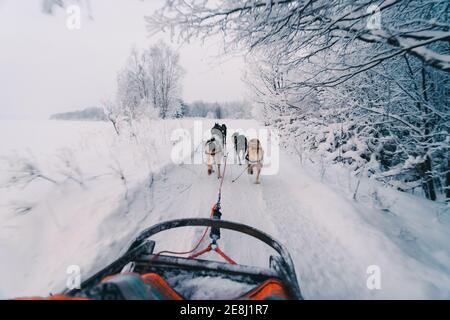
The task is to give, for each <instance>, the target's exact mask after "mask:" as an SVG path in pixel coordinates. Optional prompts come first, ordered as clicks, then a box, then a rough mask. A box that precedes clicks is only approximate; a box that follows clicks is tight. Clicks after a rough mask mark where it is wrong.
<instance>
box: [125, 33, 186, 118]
mask: <svg viewBox="0 0 450 320" xmlns="http://www.w3.org/2000/svg"><path fill="white" fill-rule="evenodd" d="M183 74H184V71H183V69H182V67H181V66H180V64H179V55H178V53H176V52H175V51H173V50H172V49H171V48H170V47H169V46H168V45H167V44H165V43H164V42H159V43H157V44H156V45H153V46H151V47H150V48H149V49H146V50H143V51H142V52H140V51H139V50H138V49H136V48H133V49H132V51H131V54H130V56H129V58H128V61H127V64H126V66H125V67H124V68H123V69H122V70H121V71H120V72H119V74H118V79H117V82H118V100H119V101H120V102H121V104H122V105H124V106H126V107H127V108H128V109H129V110H130V112H131V115H132V116H133V117H134V118H136V117H140V116H142V114H146V113H148V112H149V110H150V111H151V110H153V109H156V110H158V112H159V116H160V117H161V118H163V119H164V118H167V117H173V116H175V115H177V114H178V113H179V108H180V95H181V78H182V76H183ZM151 113H153V112H151Z"/></svg>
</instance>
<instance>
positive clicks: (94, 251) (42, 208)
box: [0, 120, 450, 299]
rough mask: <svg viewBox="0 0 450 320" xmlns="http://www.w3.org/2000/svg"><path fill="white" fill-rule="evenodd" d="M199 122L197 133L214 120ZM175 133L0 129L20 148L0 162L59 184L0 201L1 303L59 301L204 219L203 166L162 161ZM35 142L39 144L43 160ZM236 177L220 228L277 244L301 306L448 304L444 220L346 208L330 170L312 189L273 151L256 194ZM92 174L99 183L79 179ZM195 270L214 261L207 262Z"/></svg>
mask: <svg viewBox="0 0 450 320" xmlns="http://www.w3.org/2000/svg"><path fill="white" fill-rule="evenodd" d="M202 121H203V128H204V130H205V131H206V133H207V132H208V128H210V127H211V125H212V124H213V123H214V120H202ZM226 123H227V125H228V127H229V129H230V128H233V127H235V128H255V129H257V128H258V124H257V123H256V122H254V121H245V120H244V121H242V120H230V121H227V122H226ZM8 124H9V125H8ZM180 127H183V128H187V130H190V131H192V128H193V125H192V120H182V121H179V120H174V121H161V122H151V123H150V124H149V125H148V127H145V126H144V127H143V128H142V131H143V132H144V133H151V134H149V135H143V136H140V140H139V143H137V144H136V143H135V142H134V140H133V141H132V142H131V143H130V141H128V140H127V139H126V137H125V136H123V137H122V136H121V137H116V136H115V134H114V132H113V131H112V130H111V128H110V127H109V126H108V125H107V124H97V123H95V124H93V123H62V122H57V123H55V122H50V123H49V122H44V123H33V124H30V123H28V122H27V123H24V124H23V126H22V127H20V130H19V131H17V129H16V128H17V124H16V123H5V125H3V126H2V127H0V133H1V134H0V136H3V137H8V136H11V135H14V134H15V135H17V132H19V133H20V134H21V135H22V136H23V137H22V138H21V139H18V138H17V139H16V141H14V144H10V146H9V145H8V142H9V140H7V139H5V140H4V141H3V142H2V143H3V144H4V145H5V146H6V147H8V148H6V147H5V149H4V150H7V149H11V150H14V149H16V148H19V147H20V148H21V149H23V150H27V149H28V148H31V150H32V152H33V153H34V154H35V155H37V161H38V163H40V164H42V170H44V172H45V173H47V174H49V175H50V176H52V177H56V178H57V179H59V181H60V182H59V183H58V184H50V183H48V182H47V181H43V180H40V181H36V182H35V183H34V184H31V185H30V186H29V187H28V188H26V189H23V188H6V189H5V188H3V189H1V191H2V200H1V202H0V213H1V214H0V220H1V221H0V227H1V232H0V261H1V264H0V271H1V272H0V298H2V297H3V298H5V297H6V298H12V297H17V296H30V295H48V294H49V293H50V292H52V293H57V292H60V291H61V290H63V289H64V288H65V283H66V279H67V273H66V270H67V267H68V266H70V265H78V266H80V267H81V272H82V276H83V277H87V276H89V275H91V274H93V273H95V272H96V271H98V270H99V269H101V268H103V267H104V266H105V265H107V264H108V263H109V262H111V261H112V260H114V259H115V258H117V257H118V256H120V254H121V253H122V252H123V251H124V250H126V248H127V245H128V244H129V243H130V241H132V239H133V238H134V237H135V236H136V235H137V234H138V233H139V231H141V230H143V229H145V228H147V227H149V226H152V225H154V224H156V223H158V222H162V221H167V220H171V219H178V218H189V217H203V218H207V217H209V214H210V209H211V207H212V206H213V204H214V203H215V202H216V200H217V188H218V183H219V181H218V179H217V177H216V175H215V174H213V175H211V176H207V174H206V166H205V165H189V164H184V165H175V164H173V163H172V162H171V161H170V157H169V155H170V150H171V148H172V144H171V142H170V133H171V132H172V130H173V128H180ZM149 128H151V130H150V129H149ZM2 130H3V132H1V131H2ZM230 131H231V132H232V130H230ZM55 132H58V134H55ZM155 132H158V134H155ZM230 135H231V134H230ZM52 139H53V140H52ZM39 141H47V143H46V144H45V147H46V149H43V145H42V144H39V143H38V142H39ZM69 141H70V143H69ZM19 142H20V144H19ZM61 147H64V148H65V149H63V151H64V153H62V154H63V155H64V154H66V153H67V152H68V154H69V155H73V154H76V155H77V157H76V159H74V157H73V156H71V157H70V158H71V159H72V164H73V165H74V166H75V167H76V168H78V167H79V168H80V172H82V174H81V177H82V178H83V179H84V181H85V184H84V185H82V186H80V185H78V184H76V183H73V182H71V181H68V180H62V179H63V178H60V174H59V170H60V169H59V168H60V165H61V163H60V162H58V161H59V160H58V159H59V158H58V157H57V156H58V155H60V154H61V152H60V151H58V150H60V148H61ZM146 147H148V148H146ZM69 151H70V152H69ZM197 152H201V150H200V149H197ZM27 154H28V153H27ZM111 154H113V155H115V156H116V157H114V158H111ZM2 155H3V156H4V157H5V159H10V157H11V155H9V154H8V153H4V154H2ZM0 156H1V155H0ZM12 159H15V158H14V157H13V158H12ZM48 159H51V160H52V161H49V160H48ZM64 159H65V158H64ZM53 160H55V161H56V162H54V161H53ZM118 164H120V166H121V167H122V168H123V169H124V172H125V176H126V177H127V188H126V189H127V191H126V193H125V194H124V185H123V181H122V180H120V179H119V178H118V177H117V176H116V175H114V174H111V173H110V170H111V169H110V168H111V167H116V166H118ZM5 168H8V167H5ZM243 169H244V167H243V166H238V165H229V166H228V168H227V172H226V176H225V181H224V185H223V194H222V213H223V217H222V218H223V219H225V220H230V221H236V222H241V223H244V224H248V225H251V226H254V227H256V228H258V229H260V230H262V231H264V232H266V233H268V234H270V235H272V236H273V237H274V238H275V239H277V240H279V241H281V242H282V243H283V244H284V245H285V246H286V247H287V248H288V250H289V251H290V253H291V256H292V258H293V260H294V264H295V267H296V271H297V276H298V278H299V283H300V287H301V290H302V292H303V295H304V297H305V298H307V299H315V298H316V299H326V298H330V299H378V298H426V299H429V298H440V299H448V298H450V270H449V267H448V266H449V265H450V241H448V235H449V234H450V233H449V232H448V230H449V223H448V221H447V222H446V221H444V219H445V217H446V215H445V214H443V215H442V217H441V218H440V219H437V218H435V217H436V215H435V213H436V212H438V210H439V208H440V207H439V205H438V204H436V203H433V202H431V201H427V200H424V199H421V198H419V197H415V196H413V195H410V194H406V193H401V192H398V191H394V190H392V189H382V188H379V190H378V191H379V194H378V196H379V197H385V198H386V199H385V200H383V201H384V202H385V203H388V204H389V205H388V210H385V208H382V209H379V208H377V207H376V206H374V205H373V201H372V199H371V198H370V195H369V196H365V195H363V192H362V191H361V192H360V196H359V197H358V201H355V200H353V199H351V195H350V196H349V190H348V187H347V186H345V185H346V184H347V182H345V179H342V180H343V181H342V183H343V185H340V184H339V183H338V184H336V183H331V181H330V179H332V178H335V174H336V172H334V171H331V169H329V172H327V174H326V177H325V179H323V180H322V179H320V177H317V175H316V172H315V171H314V169H311V168H310V167H308V166H307V165H305V164H304V165H301V164H300V163H299V161H298V159H296V158H294V157H293V156H291V155H289V154H287V153H285V152H284V151H281V153H280V165H279V171H278V172H277V173H276V174H274V175H263V176H262V183H261V184H260V185H256V184H254V178H255V177H254V176H248V175H247V174H246V173H244V174H243V175H242V176H241V178H240V179H239V180H238V181H236V182H235V183H232V180H233V178H235V177H237V176H238V175H239V173H240V172H242V170H243ZM265 170H267V168H263V172H264V171H265ZM308 170H311V171H308ZM7 172H8V171H7V170H4V171H0V173H7ZM266 172H267V171H266ZM99 173H100V174H101V173H104V174H103V176H101V177H100V178H95V179H91V178H90V177H92V176H96V175H98V174H99ZM63 177H65V176H63ZM364 197H366V198H364ZM17 205H21V206H23V205H30V208H31V209H30V212H28V213H26V214H17V213H15V211H14V210H11V209H10V208H11V207H12V208H15V207H17ZM202 231H203V229H202V228H181V229H176V230H171V231H167V232H165V233H162V234H159V235H157V237H156V240H157V247H156V251H160V250H175V251H185V250H189V249H191V248H192V247H193V246H194V244H195V243H196V242H197V241H198V239H199V237H200V235H201V233H202ZM219 244H220V246H221V248H222V249H223V250H224V251H225V252H226V253H227V254H228V255H229V256H230V257H232V258H233V259H234V260H236V261H237V262H238V263H240V264H247V265H255V266H267V265H268V260H269V255H270V254H271V253H272V252H271V251H270V250H269V249H268V248H267V247H266V246H265V245H264V244H261V243H259V242H257V241H256V240H253V239H251V238H249V237H246V236H242V235H239V234H237V233H235V232H231V231H223V232H222V238H221V239H220V242H219ZM204 245H205V246H206V245H207V243H204ZM206 258H210V259H218V260H220V257H217V256H216V255H213V254H210V255H209V256H207V257H206ZM372 265H376V266H378V267H379V269H380V272H381V289H380V290H369V289H368V288H367V285H366V281H367V278H368V276H369V275H368V274H367V268H368V267H369V266H372ZM36 275H39V276H36Z"/></svg>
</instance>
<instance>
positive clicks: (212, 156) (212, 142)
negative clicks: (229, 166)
mask: <svg viewBox="0 0 450 320" xmlns="http://www.w3.org/2000/svg"><path fill="white" fill-rule="evenodd" d="M205 154H206V165H207V168H208V176H210V175H211V173H213V172H214V170H213V166H214V165H217V178H219V179H220V178H221V177H222V176H221V175H220V164H221V162H222V158H223V142H222V140H221V139H220V138H217V137H212V138H211V139H209V140H208V141H206V143H205Z"/></svg>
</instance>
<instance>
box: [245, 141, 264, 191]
mask: <svg viewBox="0 0 450 320" xmlns="http://www.w3.org/2000/svg"><path fill="white" fill-rule="evenodd" d="M245 160H246V161H247V166H248V174H253V170H256V181H255V183H256V184H259V183H260V182H261V181H260V178H259V176H260V174H261V168H262V166H263V160H264V150H263V148H262V146H261V143H260V142H259V140H258V139H251V140H250V141H249V142H248V147H247V154H246V156H245Z"/></svg>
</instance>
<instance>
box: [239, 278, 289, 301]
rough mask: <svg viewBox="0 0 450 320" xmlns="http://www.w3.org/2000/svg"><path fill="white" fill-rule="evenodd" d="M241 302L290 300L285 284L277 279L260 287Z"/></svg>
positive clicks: (246, 295) (244, 296) (268, 281)
mask: <svg viewBox="0 0 450 320" xmlns="http://www.w3.org/2000/svg"><path fill="white" fill-rule="evenodd" d="M240 299H241V300H289V299H290V298H289V296H288V295H287V293H286V291H285V290H284V287H283V284H282V283H281V282H280V281H278V280H276V279H269V280H267V281H265V282H264V283H263V284H261V285H260V286H259V287H257V288H255V289H253V290H251V291H250V292H248V293H246V294H245V295H243V296H242V297H241V298H240Z"/></svg>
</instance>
